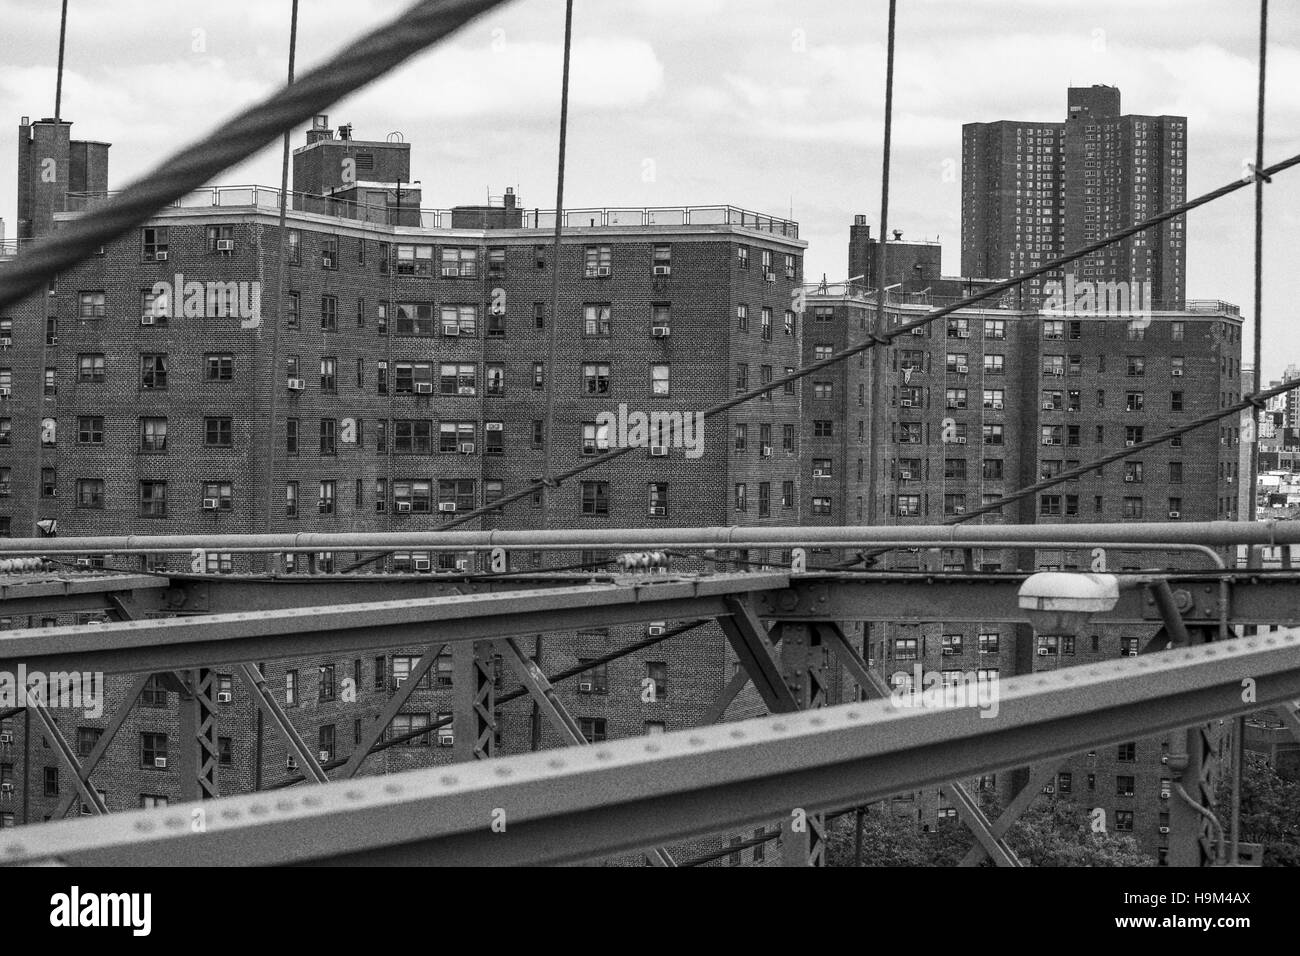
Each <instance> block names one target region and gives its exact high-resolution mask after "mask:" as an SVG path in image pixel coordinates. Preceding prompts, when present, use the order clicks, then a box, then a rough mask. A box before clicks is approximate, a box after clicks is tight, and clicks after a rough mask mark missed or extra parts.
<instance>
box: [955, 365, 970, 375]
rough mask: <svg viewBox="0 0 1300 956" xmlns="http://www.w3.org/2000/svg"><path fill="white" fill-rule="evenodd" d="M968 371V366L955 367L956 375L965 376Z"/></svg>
mask: <svg viewBox="0 0 1300 956" xmlns="http://www.w3.org/2000/svg"><path fill="white" fill-rule="evenodd" d="M969 371H970V366H969V365H958V366H957V374H958V375H965V374H966V373H968V372H969Z"/></svg>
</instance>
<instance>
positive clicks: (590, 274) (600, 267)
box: [584, 246, 614, 279]
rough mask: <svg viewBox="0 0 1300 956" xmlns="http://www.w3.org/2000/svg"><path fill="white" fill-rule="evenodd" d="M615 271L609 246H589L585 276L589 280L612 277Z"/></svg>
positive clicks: (585, 258) (585, 259)
mask: <svg viewBox="0 0 1300 956" xmlns="http://www.w3.org/2000/svg"><path fill="white" fill-rule="evenodd" d="M613 271H614V270H613V254H612V251H611V248H610V247H609V246H587V249H586V254H585V256H584V275H586V277H587V278H588V279H596V278H604V277H606V276H609V275H612V274H613Z"/></svg>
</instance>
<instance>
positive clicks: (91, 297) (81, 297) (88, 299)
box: [77, 292, 108, 319]
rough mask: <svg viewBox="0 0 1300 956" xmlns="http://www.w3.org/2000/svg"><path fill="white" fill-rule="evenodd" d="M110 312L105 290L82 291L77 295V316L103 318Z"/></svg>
mask: <svg viewBox="0 0 1300 956" xmlns="http://www.w3.org/2000/svg"><path fill="white" fill-rule="evenodd" d="M107 314H108V306H107V304H106V303H105V298H104V293H103V292H81V293H79V294H78V295H77V318H79V319H102V318H103V317H104V316H105V315H107Z"/></svg>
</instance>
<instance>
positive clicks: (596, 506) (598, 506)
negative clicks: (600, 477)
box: [582, 481, 609, 515]
mask: <svg viewBox="0 0 1300 956" xmlns="http://www.w3.org/2000/svg"><path fill="white" fill-rule="evenodd" d="M582 513H583V514H584V515H607V514H609V482H607V481H584V482H583V483H582Z"/></svg>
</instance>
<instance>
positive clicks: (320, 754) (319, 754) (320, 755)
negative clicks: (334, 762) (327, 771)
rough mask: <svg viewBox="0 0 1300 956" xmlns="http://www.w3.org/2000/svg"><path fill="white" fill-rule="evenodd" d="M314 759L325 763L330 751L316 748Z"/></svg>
mask: <svg viewBox="0 0 1300 956" xmlns="http://www.w3.org/2000/svg"><path fill="white" fill-rule="evenodd" d="M316 759H317V760H319V761H320V762H321V763H325V762H326V761H328V760H329V759H330V752H329V751H328V750H318V751H316Z"/></svg>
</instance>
